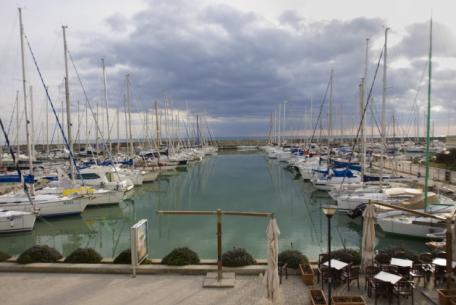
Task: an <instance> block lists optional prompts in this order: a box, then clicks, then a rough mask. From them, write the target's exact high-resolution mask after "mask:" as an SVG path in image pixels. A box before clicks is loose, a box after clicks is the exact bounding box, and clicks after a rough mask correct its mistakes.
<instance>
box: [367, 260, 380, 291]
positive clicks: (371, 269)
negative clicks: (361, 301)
mask: <svg viewBox="0 0 456 305" xmlns="http://www.w3.org/2000/svg"><path fill="white" fill-rule="evenodd" d="M378 272H379V268H378V267H377V266H366V268H365V269H364V273H365V277H366V278H365V281H364V289H365V290H366V289H367V296H368V297H370V296H371V295H372V289H373V288H374V276H375V275H376V274H377V273H378Z"/></svg>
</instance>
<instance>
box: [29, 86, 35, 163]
mask: <svg viewBox="0 0 456 305" xmlns="http://www.w3.org/2000/svg"><path fill="white" fill-rule="evenodd" d="M29 88H30V89H29V91H30V120H31V124H32V128H31V129H30V138H31V142H32V143H31V145H32V159H33V160H35V123H34V122H35V120H34V115H33V89H32V86H30V87H29Z"/></svg>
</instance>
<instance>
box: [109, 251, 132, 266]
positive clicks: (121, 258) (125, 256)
mask: <svg viewBox="0 0 456 305" xmlns="http://www.w3.org/2000/svg"><path fill="white" fill-rule="evenodd" d="M113 263H114V264H131V250H130V249H126V250H123V251H122V252H120V253H119V255H117V256H116V258H115V259H114V261H113Z"/></svg>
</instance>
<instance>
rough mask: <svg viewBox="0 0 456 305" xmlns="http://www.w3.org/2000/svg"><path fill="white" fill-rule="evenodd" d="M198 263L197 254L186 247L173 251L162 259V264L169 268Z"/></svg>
mask: <svg viewBox="0 0 456 305" xmlns="http://www.w3.org/2000/svg"><path fill="white" fill-rule="evenodd" d="M199 262H200V259H199V257H198V254H196V253H195V252H194V251H192V250H191V249H189V248H187V247H185V248H177V249H174V250H173V251H171V252H170V253H169V254H168V255H166V256H165V257H164V258H163V259H162V264H165V265H170V266H184V265H193V264H199Z"/></svg>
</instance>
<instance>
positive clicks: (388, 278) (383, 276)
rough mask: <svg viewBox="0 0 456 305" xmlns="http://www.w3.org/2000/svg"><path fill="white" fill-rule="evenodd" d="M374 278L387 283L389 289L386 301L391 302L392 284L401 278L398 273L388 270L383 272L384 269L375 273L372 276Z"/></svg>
mask: <svg viewBox="0 0 456 305" xmlns="http://www.w3.org/2000/svg"><path fill="white" fill-rule="evenodd" d="M374 279H376V280H379V281H382V282H384V283H387V284H388V287H389V288H388V290H389V293H388V295H389V297H388V301H389V303H390V304H391V302H392V297H393V296H392V290H393V286H394V285H395V284H396V283H397V282H399V281H400V280H401V279H402V276H399V275H396V274H392V273H389V272H385V271H380V272H379V273H377V274H376V275H375V276H374Z"/></svg>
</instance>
